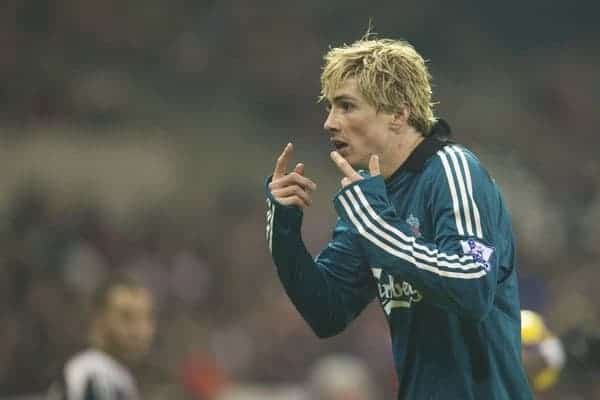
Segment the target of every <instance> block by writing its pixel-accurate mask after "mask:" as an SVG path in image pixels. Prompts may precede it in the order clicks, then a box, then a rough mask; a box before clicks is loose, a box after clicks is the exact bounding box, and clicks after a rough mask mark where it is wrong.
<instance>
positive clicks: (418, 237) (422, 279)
mask: <svg viewBox="0 0 600 400" xmlns="http://www.w3.org/2000/svg"><path fill="white" fill-rule="evenodd" d="M440 125H441V123H439V122H438V124H437V126H436V129H437V131H439V130H440V129H442V130H443V129H445V128H444V126H445V124H444V126H442V127H441V128H440ZM434 133H435V129H434ZM363 176H364V179H362V180H360V181H358V182H355V183H353V184H351V185H349V186H346V187H345V188H343V189H342V190H341V191H340V192H339V193H338V194H337V195H336V196H335V199H334V206H335V209H336V211H337V213H338V216H339V218H338V220H337V223H336V226H335V228H334V231H333V237H332V239H331V241H330V242H329V243H328V245H327V247H326V248H325V249H324V250H323V251H322V252H321V253H320V254H319V255H318V256H317V257H316V258H314V259H313V257H312V256H311V255H310V254H309V253H308V251H307V250H306V247H305V246H304V243H303V241H302V238H301V232H300V230H301V224H302V211H301V210H300V208H298V207H295V206H283V205H281V204H279V203H278V202H277V201H276V200H275V199H274V198H273V196H272V195H271V194H270V192H269V190H268V188H267V205H268V209H267V242H268V246H269V249H270V251H271V254H272V257H273V259H274V262H275V265H276V266H277V272H278V275H279V277H280V280H281V282H282V283H283V286H284V288H285V290H286V292H287V294H288V296H289V298H290V299H291V300H292V302H293V303H294V305H295V307H296V308H297V309H298V311H299V312H300V314H301V315H302V317H303V318H304V319H305V320H306V321H307V322H308V324H309V325H310V326H311V328H312V329H313V330H314V332H315V333H316V334H317V335H318V336H319V337H329V336H332V335H335V334H337V333H339V332H340V331H342V330H343V329H344V328H345V327H346V326H347V325H348V323H349V322H350V321H352V320H353V319H354V318H355V317H356V316H357V315H358V314H359V313H360V312H361V311H362V310H363V309H364V308H365V306H366V305H367V304H368V303H369V302H371V301H372V300H373V299H374V298H375V296H377V297H378V298H379V301H380V303H381V306H382V308H383V310H384V312H385V314H386V316H387V320H388V322H389V328H390V334H391V338H392V345H393V353H394V362H395V367H396V373H397V376H398V380H399V394H398V399H418V400H421V399H427V400H433V399H443V400H509V399H510V400H527V399H532V398H533V397H532V394H531V392H530V389H529V385H528V383H527V379H526V376H525V373H524V370H523V367H522V361H521V339H520V310H519V298H518V287H517V276H516V260H515V243H514V235H513V231H512V227H511V222H510V216H509V214H508V211H507V209H506V207H505V205H504V202H503V200H502V196H501V194H500V191H499V189H498V187H497V186H496V184H495V182H494V181H493V179H492V178H491V177H490V176H489V174H488V173H487V171H486V170H485V169H484V167H483V166H482V165H481V163H480V162H479V160H478V159H477V158H476V156H475V155H474V154H473V153H472V152H470V151H469V150H467V149H466V148H464V147H462V146H459V145H457V144H454V143H452V142H449V141H446V140H443V139H441V138H440V137H438V135H436V134H434V135H432V136H429V137H427V138H425V140H424V141H423V142H421V143H420V144H419V146H417V148H416V149H415V150H414V151H413V153H412V154H411V155H410V156H409V158H408V159H407V161H406V162H405V163H404V164H403V165H402V166H401V167H400V168H399V169H398V170H397V171H396V172H395V173H394V174H393V175H392V176H391V177H389V178H388V179H387V180H384V179H383V178H382V177H381V176H375V177H370V176H368V175H366V174H364V175H363Z"/></svg>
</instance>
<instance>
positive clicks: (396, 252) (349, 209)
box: [339, 192, 487, 279]
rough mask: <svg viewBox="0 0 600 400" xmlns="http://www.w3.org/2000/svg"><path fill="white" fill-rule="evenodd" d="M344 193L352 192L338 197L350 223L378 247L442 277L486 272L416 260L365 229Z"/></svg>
mask: <svg viewBox="0 0 600 400" xmlns="http://www.w3.org/2000/svg"><path fill="white" fill-rule="evenodd" d="M346 195H349V196H351V195H352V194H351V193H350V192H346V193H344V194H342V195H341V196H340V197H339V200H340V203H341V205H342V207H344V210H345V211H346V214H347V215H348V217H349V218H350V220H351V222H352V224H353V225H354V226H355V227H356V229H357V230H358V232H359V233H360V234H361V235H362V236H363V237H364V238H365V239H367V240H368V241H370V242H371V243H373V244H374V245H376V246H377V247H379V248H380V249H382V250H384V251H386V252H387V253H389V254H391V255H393V256H396V257H398V258H400V259H403V260H405V261H408V262H409V263H411V264H412V265H414V266H415V267H417V268H419V269H422V270H425V271H429V272H432V273H435V274H437V275H439V276H443V277H448V278H459V279H477V278H480V277H482V276H484V275H485V274H486V273H487V271H486V270H485V269H480V270H479V271H477V272H475V271H473V272H471V273H468V272H455V271H446V270H441V269H439V268H438V267H436V266H432V265H428V264H424V263H422V262H420V261H418V260H417V259H415V257H413V256H412V255H410V254H406V253H404V252H402V251H399V250H398V249H396V248H394V247H392V246H390V245H388V244H386V243H384V242H382V241H381V240H380V239H379V238H377V237H376V236H375V235H373V234H372V233H371V232H370V231H368V230H367V229H365V227H364V226H363V225H362V223H361V222H360V221H359V220H358V219H357V217H356V216H355V214H354V212H353V210H352V207H351V206H350V205H349V204H348V202H347V201H346V199H345V196H346ZM348 198H349V199H350V197H348ZM356 205H357V204H356ZM357 211H360V209H358V210H357ZM363 216H364V214H363ZM363 222H364V220H363ZM477 267H478V266H477Z"/></svg>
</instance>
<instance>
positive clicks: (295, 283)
mask: <svg viewBox="0 0 600 400" xmlns="http://www.w3.org/2000/svg"><path fill="white" fill-rule="evenodd" d="M290 152H291V148H290V146H289V145H288V146H287V147H286V149H285V150H284V152H283V154H282V156H281V157H280V158H279V159H278V162H277V166H276V167H275V172H274V174H273V178H272V179H271V180H270V181H269V182H268V184H267V190H266V192H267V207H268V209H267V232H266V234H267V243H268V247H269V250H270V252H271V255H272V257H273V261H274V262H275V265H276V266H277V272H278V274H279V278H280V280H281V282H282V284H283V286H284V288H285V291H286V293H287V295H288V296H289V298H290V299H291V300H292V302H293V303H294V305H295V306H296V308H297V309H298V311H299V312H300V314H301V315H302V317H303V318H304V319H305V320H306V321H307V322H308V324H309V325H310V326H311V328H312V329H313V331H314V332H315V333H316V334H317V336H319V337H329V336H332V335H335V334H337V333H339V332H340V331H342V330H343V329H344V328H345V327H346V326H347V324H348V323H349V322H350V321H351V320H353V319H354V318H355V317H356V316H357V315H358V314H359V313H360V312H361V311H362V310H363V309H364V308H365V306H366V305H367V304H368V303H369V302H370V301H371V300H372V299H373V297H374V296H375V286H374V283H373V280H372V278H371V276H370V272H369V270H368V268H366V266H365V265H364V255H363V254H357V250H359V249H360V246H358V245H357V244H356V243H355V242H354V241H355V240H356V238H357V237H356V234H355V233H352V234H351V232H350V227H349V226H348V225H347V224H345V223H343V222H342V221H339V222H338V224H337V225H336V228H335V230H334V233H333V238H332V240H331V241H330V242H329V244H328V246H327V247H326V248H325V249H324V250H323V252H321V254H320V255H319V256H318V257H317V258H316V259H313V257H312V256H311V255H310V253H309V252H308V251H307V249H306V246H305V245H304V242H303V241H302V236H301V226H302V216H303V212H302V209H303V208H305V207H308V206H309V205H310V192H309V190H308V186H309V185H310V182H312V181H310V182H309V181H307V180H302V179H301V178H304V176H303V167H302V168H301V169H299V168H298V166H296V169H295V170H294V172H292V173H290V174H286V173H285V163H286V162H287V158H288V157H289V154H290ZM299 165H301V164H299ZM300 172H301V173H300ZM304 179H306V178H304Z"/></svg>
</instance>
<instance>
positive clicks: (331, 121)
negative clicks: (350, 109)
mask: <svg viewBox="0 0 600 400" xmlns="http://www.w3.org/2000/svg"><path fill="white" fill-rule="evenodd" d="M323 128H324V129H325V130H326V131H327V132H330V133H331V132H336V131H338V130H339V125H338V123H337V119H336V118H335V116H334V115H333V111H329V114H327V119H326V120H325V123H324V124H323Z"/></svg>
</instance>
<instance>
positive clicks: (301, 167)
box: [294, 163, 304, 175]
mask: <svg viewBox="0 0 600 400" xmlns="http://www.w3.org/2000/svg"><path fill="white" fill-rule="evenodd" d="M294 172H295V173H297V174H298V175H304V164H302V163H298V164H296V167H295V168H294Z"/></svg>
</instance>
